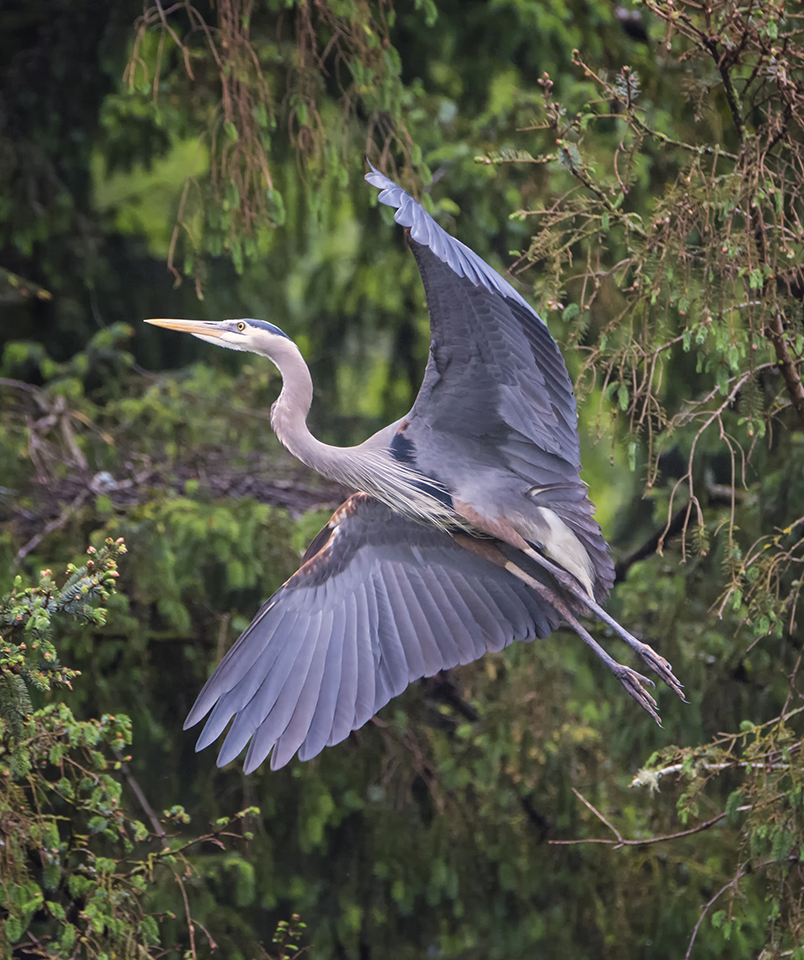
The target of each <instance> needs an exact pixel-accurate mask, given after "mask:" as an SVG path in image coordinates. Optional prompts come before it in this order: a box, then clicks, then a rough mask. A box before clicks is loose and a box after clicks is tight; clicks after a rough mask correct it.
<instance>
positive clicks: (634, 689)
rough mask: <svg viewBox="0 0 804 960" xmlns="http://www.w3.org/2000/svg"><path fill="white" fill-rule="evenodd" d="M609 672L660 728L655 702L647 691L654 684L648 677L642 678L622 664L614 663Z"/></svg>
mask: <svg viewBox="0 0 804 960" xmlns="http://www.w3.org/2000/svg"><path fill="white" fill-rule="evenodd" d="M611 672H612V673H613V674H614V676H615V677H617V679H618V680H619V681H620V683H621V684H622V685H623V686H624V687H625V689H626V690H627V691H628V692H629V693H630V694H631V696H632V697H633V698H634V700H636V702H637V703H638V704H639V705H640V707H642V709H643V710H644V711H645V712H646V713H649V714H650V715H651V716H652V717H653V719H654V720H655V721H656V723H658V725H659V726H661V725H662V721H661V720H660V719H659V713H658V710H657V704H656V701H655V700H654V699H653V697H652V696H651V694H650V692H649V690H648V688H653V687H655V684H654V682H653V681H652V680H651V679H650V678H649V677H643V676H642V674H641V673H637V672H636V670H632V669H631V668H630V667H626V666H624V665H623V664H622V663H616V664H615V665H614V666H613V667H611Z"/></svg>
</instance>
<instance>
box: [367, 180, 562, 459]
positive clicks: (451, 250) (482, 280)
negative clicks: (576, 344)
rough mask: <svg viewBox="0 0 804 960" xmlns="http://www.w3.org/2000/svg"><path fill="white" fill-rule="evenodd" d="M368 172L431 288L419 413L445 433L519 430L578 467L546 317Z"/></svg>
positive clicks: (498, 435)
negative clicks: (454, 429)
mask: <svg viewBox="0 0 804 960" xmlns="http://www.w3.org/2000/svg"><path fill="white" fill-rule="evenodd" d="M366 180H367V181H368V182H369V183H370V184H372V186H375V187H378V188H379V189H380V195H379V198H378V199H379V201H380V203H384V204H387V205H388V206H391V207H395V208H396V213H395V214H394V219H395V220H396V222H397V223H400V224H402V225H403V226H404V227H407V228H408V238H409V241H410V245H411V248H412V250H413V253H414V255H415V257H416V261H417V263H418V265H419V270H420V272H421V275H422V280H423V281H424V288H425V291H426V293H427V304H428V307H429V310H430V327H431V331H432V342H431V345H430V358H429V362H428V364H427V371H426V373H425V377H424V382H423V384H422V389H421V392H420V393H419V396H418V398H417V400H416V404H415V405H414V407H413V410H412V411H411V413H412V414H413V415H414V416H417V417H423V418H426V419H427V420H428V421H429V422H431V423H433V424H434V425H436V426H437V427H438V429H440V430H441V431H446V430H449V429H450V428H451V427H453V426H454V427H459V429H460V432H461V433H462V434H465V433H466V432H467V430H468V431H469V432H470V433H471V434H473V435H475V436H478V437H483V436H491V437H493V438H494V439H496V440H498V441H499V440H501V439H502V438H503V436H504V435H505V434H507V433H509V432H511V431H514V432H515V433H517V434H519V435H520V436H521V437H522V439H525V440H528V441H530V442H531V443H533V444H536V445H537V446H538V447H539V448H540V449H541V450H543V451H545V452H546V453H548V454H551V455H553V456H555V457H557V458H559V459H561V460H564V461H566V463H567V465H568V466H569V467H571V469H572V473H573V474H577V472H578V470H580V466H581V464H580V450H579V445H578V417H577V414H576V411H575V396H574V395H573V392H572V384H571V382H570V379H569V376H568V374H567V368H566V366H565V364H564V359H563V357H562V356H561V353H560V351H559V349H558V346H557V345H556V343H555V341H554V340H553V338H552V336H551V335H550V331H549V330H548V329H547V326H546V325H545V323H544V321H543V320H542V319H541V317H540V316H539V315H538V314H537V313H536V311H535V310H534V309H533V308H532V307H531V306H530V305H529V304H528V303H527V301H526V300H525V299H524V298H523V297H522V296H520V294H519V293H517V291H516V290H514V288H513V287H512V286H511V285H510V284H509V283H508V282H507V281H505V280H504V279H503V278H502V277H501V276H500V275H499V274H498V273H497V272H496V271H495V270H492V269H491V267H490V266H489V265H488V264H487V263H485V262H484V261H483V260H482V259H481V258H480V257H479V256H478V255H477V254H476V253H475V252H474V251H473V250H470V249H469V247H467V246H465V245H464V244H463V243H461V242H460V240H456V239H455V238H454V237H451V236H450V235H449V234H448V233H447V232H446V231H445V230H444V229H443V228H442V227H440V226H439V225H438V224H437V223H436V222H435V220H433V218H432V217H431V216H430V215H429V214H428V213H426V212H425V210H424V209H423V208H422V207H421V206H420V205H419V204H418V203H417V202H416V201H415V200H413V198H412V197H410V196H409V195H408V194H407V193H406V192H405V191H404V190H403V189H402V188H401V187H398V186H397V185H396V184H395V183H393V182H392V181H391V180H389V179H388V178H387V177H385V176H383V174H381V173H380V172H379V171H378V170H375V169H374V167H372V168H371V172H370V173H368V174H367V175H366ZM467 402H468V403H469V404H470V411H471V415H470V416H467V413H466V410H467ZM475 414H477V415H475Z"/></svg>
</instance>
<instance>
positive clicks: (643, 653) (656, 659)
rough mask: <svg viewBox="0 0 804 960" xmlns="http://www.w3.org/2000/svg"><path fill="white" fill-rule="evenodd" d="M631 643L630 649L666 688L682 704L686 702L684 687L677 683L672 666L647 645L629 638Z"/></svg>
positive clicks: (634, 638)
mask: <svg viewBox="0 0 804 960" xmlns="http://www.w3.org/2000/svg"><path fill="white" fill-rule="evenodd" d="M631 641H632V642H631V643H630V644H629V645H630V646H631V647H632V649H634V650H636V652H637V653H638V654H639V655H640V657H642V659H643V660H644V661H645V663H647V665H648V666H649V667H650V668H651V670H653V671H655V672H656V673H657V674H658V675H659V676H660V677H661V678H662V680H664V682H665V683H666V684H667V686H668V687H670V689H671V690H672V691H673V693H675V694H677V695H678V696H679V697H680V698H681V699H682V700H683V701H684V703H686V702H687V698H686V697H685V696H684V687H683V686H682V685H681V684H680V683H679V681H678V679H677V677H676V676H675V674H674V673H673V668H672V666H671V665H670V664H669V663H668V662H667V660H665V659H664V657H662V656H660V655H659V654H658V653H657V652H656V651H655V650H654V649H653V647H651V646H650V645H649V644H647V643H642V641H640V640H637V639H636V637H632V638H631Z"/></svg>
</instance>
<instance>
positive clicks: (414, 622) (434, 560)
mask: <svg viewBox="0 0 804 960" xmlns="http://www.w3.org/2000/svg"><path fill="white" fill-rule="evenodd" d="M558 622H559V617H558V615H557V614H556V612H555V610H554V609H553V608H552V607H550V606H549V605H548V604H546V603H545V602H544V601H543V600H542V599H541V598H540V597H539V596H538V595H537V594H536V593H535V592H533V591H532V590H530V589H529V588H528V587H527V586H525V585H524V584H523V583H522V582H521V581H520V580H517V579H516V578H515V577H513V576H511V575H510V574H508V573H506V572H505V570H503V569H502V568H500V567H497V566H495V565H494V564H492V563H490V562H489V561H487V560H484V559H482V558H481V557H479V556H477V555H475V554H474V553H471V552H469V551H467V550H465V549H463V548H462V547H461V546H459V545H458V544H457V543H456V542H455V541H454V540H453V539H452V537H451V536H450V535H449V534H448V533H445V532H444V531H442V530H438V529H435V528H431V527H426V526H423V525H421V524H417V523H415V522H413V521H411V520H407V519H405V518H404V517H402V516H400V515H399V514H397V513H394V512H393V511H392V510H391V509H390V508H388V507H386V506H384V505H383V504H381V503H379V502H378V501H376V500H374V499H373V498H371V497H369V496H368V495H367V494H365V493H358V494H355V495H353V496H352V497H350V498H349V499H348V500H347V501H346V503H345V504H343V506H341V507H340V508H339V509H338V510H337V511H336V512H335V514H334V515H333V517H332V520H330V522H329V524H328V525H327V526H326V527H325V528H324V529H323V530H322V531H321V533H320V534H319V535H318V536H317V537H316V539H315V540H314V541H313V543H312V544H311V547H310V549H309V550H308V552H307V556H306V557H305V562H304V563H303V564H302V566H301V568H300V569H299V570H298V571H297V572H296V573H295V574H294V575H293V576H292V577H291V578H290V579H289V580H288V581H287V583H285V584H284V586H282V587H280V588H279V590H277V592H276V593H275V594H274V595H273V596H272V597H271V599H270V600H268V602H267V603H266V604H265V605H264V606H263V608H262V609H261V610H260V612H259V613H258V614H257V616H256V617H255V619H254V621H253V622H252V624H251V625H250V626H249V627H248V629H247V630H246V631H245V633H243V635H242V636H241V637H240V639H239V640H238V641H237V643H235V645H234V646H233V647H232V649H231V650H230V651H229V652H228V653H227V655H226V656H225V657H224V658H223V660H222V661H221V663H220V665H219V666H218V668H217V670H216V671H215V673H214V674H213V675H212V677H211V678H210V679H209V680H208V682H207V684H206V686H205V687H204V689H203V690H202V691H201V694H200V695H199V697H198V700H197V701H196V703H195V705H194V706H193V709H192V710H191V712H190V715H189V716H188V718H187V721H186V723H185V729H186V728H187V727H189V726H192V725H193V724H195V723H197V722H198V721H199V720H201V719H202V718H203V717H204V716H205V715H206V714H207V713H208V712H209V711H210V710H212V713H211V715H210V717H209V719H208V720H207V723H206V726H205V727H204V730H203V732H202V734H201V736H200V738H199V740H198V746H197V749H199V750H200V749H202V748H204V747H206V746H208V745H209V744H210V743H212V742H213V741H214V740H215V739H217V738H218V736H220V734H221V733H222V732H223V729H224V727H225V726H226V724H227V723H228V722H229V720H230V719H231V717H232V716H235V721H234V723H233V724H232V727H231V729H230V730H229V733H228V736H227V737H226V741H225V742H224V744H223V747H222V748H221V752H220V754H219V756H218V765H219V766H223V765H224V764H226V763H228V762H229V761H231V760H233V759H234V758H235V757H236V756H237V755H238V754H239V753H240V752H241V750H242V749H243V747H244V746H245V745H246V743H247V742H248V741H249V740H251V746H250V747H249V751H248V755H247V757H246V762H245V771H246V773H250V772H251V771H252V770H254V769H255V768H256V767H257V766H259V764H260V763H262V761H263V760H264V759H265V758H266V756H267V755H268V753H269V752H270V751H271V750H273V755H272V757H271V768H272V769H274V770H276V769H278V768H279V767H282V766H284V765H285V764H286V763H287V762H288V761H289V760H290V759H291V758H292V757H293V755H294V754H295V753H296V751H297V750H298V751H299V758H300V759H301V760H308V759H310V758H311V757H314V756H316V754H318V753H320V752H321V750H322V749H323V748H324V747H325V746H328V745H332V744H335V743H339V742H340V741H341V740H343V739H345V738H346V737H347V736H348V735H349V733H350V732H351V731H352V730H356V729H358V727H361V726H363V724H364V723H366V722H367V721H368V720H369V719H370V718H371V717H372V716H374V714H375V713H376V712H377V711H378V710H379V709H380V708H381V707H382V706H384V705H385V704H386V703H388V701H389V700H390V699H391V698H392V697H395V696H396V695H397V694H399V693H401V692H402V691H403V690H404V689H405V687H406V686H407V685H408V684H409V683H410V682H411V681H412V680H416V679H418V678H419V677H429V676H432V675H433V674H435V673H437V672H438V671H439V670H444V669H448V668H450V667H454V666H456V665H457V664H459V663H469V662H470V661H471V660H476V659H477V658H478V657H480V656H482V654H483V653H485V651H486V650H501V649H502V648H503V647H505V646H507V645H508V644H510V643H511V642H512V641H513V640H531V639H533V638H534V637H546V636H547V635H548V634H549V633H550V632H551V631H552V630H554V629H555V628H556V627H557V625H558Z"/></svg>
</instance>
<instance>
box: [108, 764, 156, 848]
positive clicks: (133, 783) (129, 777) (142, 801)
mask: <svg viewBox="0 0 804 960" xmlns="http://www.w3.org/2000/svg"><path fill="white" fill-rule="evenodd" d="M113 752H114V754H115V756H116V757H117V759H118V760H119V761H120V771H121V773H122V774H123V776H124V777H125V778H126V781H127V783H128V785H129V786H130V787H131V792H132V793H133V794H134V796H135V797H136V798H137V800H138V801H139V805H140V806H141V807H142V809H143V810H144V811H145V815H146V816H147V817H148V819H149V820H150V821H151V826H152V827H153V828H154V833H155V834H156V835H157V836H158V837H159V838H160V839H161V840H165V839H166V837H167V833H165V828H164V827H163V826H162V824H161V823H160V822H159V818H158V817H157V815H156V814H155V813H154V809H153V807H152V806H151V804H150V803H149V802H148V798H147V797H146V796H145V794H144V793H143V791H142V787H141V786H140V785H139V783H138V782H137V780H136V778H135V777H134V774H133V773H132V772H131V770H130V768H129V765H128V764H127V763H126V761H125V760H123V759H122V754H121V753H120V751H119V750H114V751H113Z"/></svg>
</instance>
